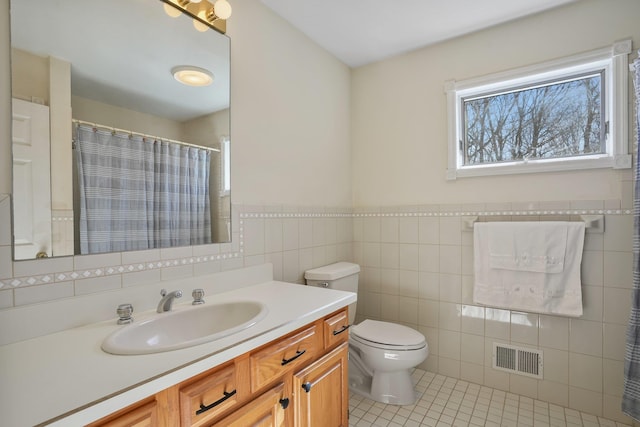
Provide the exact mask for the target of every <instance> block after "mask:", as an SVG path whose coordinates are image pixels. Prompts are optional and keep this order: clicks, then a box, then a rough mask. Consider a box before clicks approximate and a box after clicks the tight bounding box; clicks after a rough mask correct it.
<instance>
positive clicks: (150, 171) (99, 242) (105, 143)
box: [75, 124, 211, 254]
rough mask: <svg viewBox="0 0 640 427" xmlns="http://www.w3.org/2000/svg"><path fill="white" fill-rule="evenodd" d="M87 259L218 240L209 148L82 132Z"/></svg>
mask: <svg viewBox="0 0 640 427" xmlns="http://www.w3.org/2000/svg"><path fill="white" fill-rule="evenodd" d="M75 142H76V144H75V147H76V151H77V155H76V163H77V168H78V181H79V193H80V194H79V195H78V196H79V200H80V202H79V204H80V224H79V229H80V251H81V253H82V254H91V253H100V252H113V251H129V250H141V249H152V248H166V247H171V246H188V245H198V244H204V243H211V216H210V206H209V170H210V167H209V165H210V162H211V153H210V151H208V150H205V149H200V148H197V147H190V146H186V145H180V144H176V143H171V142H165V141H158V140H155V141H153V142H152V141H147V140H146V139H145V138H144V137H142V136H136V135H130V134H124V133H117V132H111V131H108V130H101V129H96V128H93V127H91V126H87V125H82V124H80V125H77V127H76V141H75Z"/></svg>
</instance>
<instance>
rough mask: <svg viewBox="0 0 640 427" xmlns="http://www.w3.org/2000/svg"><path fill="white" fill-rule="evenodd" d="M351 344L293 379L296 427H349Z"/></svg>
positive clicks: (341, 346)
mask: <svg viewBox="0 0 640 427" xmlns="http://www.w3.org/2000/svg"><path fill="white" fill-rule="evenodd" d="M348 348H349V347H348V344H347V343H344V344H342V345H340V346H339V347H337V348H336V349H335V350H333V351H332V352H331V353H329V354H327V355H326V356H324V357H322V358H321V359H319V360H318V361H316V362H314V363H312V364H311V365H309V366H308V367H307V368H305V369H303V370H302V371H300V372H298V373H297V374H295V375H294V377H293V391H294V408H295V418H296V426H298V427H303V426H313V427H338V426H342V427H348V425H349V420H348V410H349V389H348V383H347V368H348V360H347V359H348Z"/></svg>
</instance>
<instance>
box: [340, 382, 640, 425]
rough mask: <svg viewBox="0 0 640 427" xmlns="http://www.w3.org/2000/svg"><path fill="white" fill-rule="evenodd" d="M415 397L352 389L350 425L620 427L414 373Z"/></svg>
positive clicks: (471, 386)
mask: <svg viewBox="0 0 640 427" xmlns="http://www.w3.org/2000/svg"><path fill="white" fill-rule="evenodd" d="M412 376H413V379H414V382H415V384H416V390H417V391H418V394H419V396H421V397H420V399H419V400H418V401H417V402H416V403H415V405H412V406H394V405H386V404H384V403H380V402H375V401H373V400H370V399H367V398H365V397H362V396H360V395H357V394H354V393H351V396H350V399H349V414H350V417H349V426H350V427H368V426H376V427H377V426H380V427H399V426H404V427H423V426H428V427H463V426H464V427H466V426H483V427H496V426H504V427H520V426H523V427H528V426H532V427H561V426H562V427H578V426H582V427H622V426H627V424H622V423H617V422H615V421H611V420H607V419H604V418H600V417H597V416H595V415H589V414H585V413H583V412H579V411H576V410H573V409H568V408H563V407H561V406H557V405H553V404H550V403H546V402H542V401H539V400H535V399H531V398H529V397H524V396H519V395H517V394H513V393H508V392H505V391H501V390H496V389H492V388H489V387H484V386H480V385H478V384H473V383H469V382H466V381H461V380H457V379H455V378H449V377H445V376H443V375H438V374H433V373H431V372H426V371H423V370H420V369H416V370H415V371H414V372H413V375H412Z"/></svg>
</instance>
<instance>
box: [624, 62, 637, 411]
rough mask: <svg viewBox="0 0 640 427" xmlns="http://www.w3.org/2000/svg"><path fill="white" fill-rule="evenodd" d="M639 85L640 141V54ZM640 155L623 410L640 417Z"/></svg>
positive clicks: (635, 75)
mask: <svg viewBox="0 0 640 427" xmlns="http://www.w3.org/2000/svg"><path fill="white" fill-rule="evenodd" d="M631 69H632V72H633V73H632V74H633V83H634V87H635V95H636V96H635V112H636V138H638V140H639V141H640V58H638V59H636V60H635V61H634V63H633V65H632V67H631ZM638 163H639V162H638V157H637V156H636V172H635V185H634V191H635V194H634V199H633V200H634V201H633V209H634V212H633V215H634V220H633V223H634V232H633V297H632V301H631V315H630V317H629V328H628V330H627V347H626V352H625V358H624V391H623V395H622V412H624V413H625V414H627V415H629V416H630V417H632V418H634V419H636V420H639V421H640V165H639V164H638Z"/></svg>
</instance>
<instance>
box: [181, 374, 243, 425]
mask: <svg viewBox="0 0 640 427" xmlns="http://www.w3.org/2000/svg"><path fill="white" fill-rule="evenodd" d="M178 396H179V399H180V425H181V426H194V427H200V426H204V425H207V424H208V423H209V422H210V421H211V420H213V419H215V418H216V417H217V416H219V415H220V414H222V413H225V412H228V410H229V409H231V408H234V407H236V406H237V405H238V404H239V401H240V400H239V397H240V396H239V395H238V381H236V366H235V364H231V365H229V366H226V367H224V368H222V369H215V370H213V372H211V371H210V372H207V373H206V374H205V375H201V376H198V377H196V378H195V379H192V380H189V381H188V382H185V383H182V384H181V385H179V386H178Z"/></svg>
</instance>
